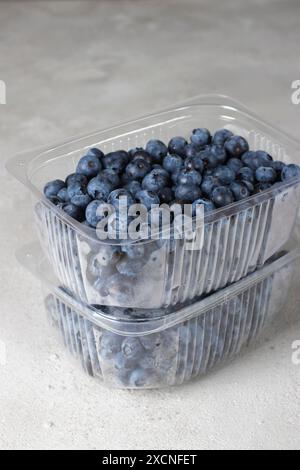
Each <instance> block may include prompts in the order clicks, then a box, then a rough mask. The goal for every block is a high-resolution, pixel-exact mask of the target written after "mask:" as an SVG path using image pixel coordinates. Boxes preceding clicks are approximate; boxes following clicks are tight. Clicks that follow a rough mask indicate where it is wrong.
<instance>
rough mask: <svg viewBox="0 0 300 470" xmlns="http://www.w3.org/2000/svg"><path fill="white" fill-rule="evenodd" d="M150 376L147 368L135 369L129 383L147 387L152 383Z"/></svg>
mask: <svg viewBox="0 0 300 470" xmlns="http://www.w3.org/2000/svg"><path fill="white" fill-rule="evenodd" d="M150 378H151V377H149V373H147V371H146V370H145V369H142V368H139V369H135V370H134V371H133V372H132V373H131V375H130V377H129V382H128V384H129V386H130V387H145V386H146V385H147V384H148V383H150Z"/></svg>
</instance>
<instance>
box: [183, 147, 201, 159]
mask: <svg viewBox="0 0 300 470" xmlns="http://www.w3.org/2000/svg"><path fill="white" fill-rule="evenodd" d="M198 154H199V148H198V147H197V146H196V145H194V144H187V145H186V146H185V148H184V157H185V158H190V157H196V155H198Z"/></svg>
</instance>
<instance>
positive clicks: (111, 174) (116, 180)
mask: <svg viewBox="0 0 300 470" xmlns="http://www.w3.org/2000/svg"><path fill="white" fill-rule="evenodd" d="M98 176H99V177H100V178H105V179H107V180H108V181H109V182H110V183H111V185H112V187H113V189H116V188H118V187H120V177H119V175H118V173H116V172H115V171H114V170H111V169H109V168H106V169H105V170H103V171H101V172H100V173H99V175H98Z"/></svg>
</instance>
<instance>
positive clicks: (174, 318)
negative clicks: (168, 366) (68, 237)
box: [16, 242, 300, 336]
mask: <svg viewBox="0 0 300 470" xmlns="http://www.w3.org/2000/svg"><path fill="white" fill-rule="evenodd" d="M299 257H300V247H298V246H297V247H296V248H293V249H292V250H291V251H289V252H281V254H280V255H279V257H278V258H277V259H276V260H275V261H270V262H269V263H268V262H267V263H266V264H265V265H264V267H262V268H261V269H259V270H257V271H255V272H254V273H252V274H249V275H248V276H246V277H245V278H243V279H241V280H240V281H237V282H235V283H234V284H231V285H229V286H227V287H225V288H223V289H221V290H219V291H218V292H215V293H213V294H210V295H208V296H206V297H205V298H203V299H201V300H197V301H195V302H194V303H192V304H189V305H187V306H183V307H182V308H180V309H179V310H176V311H174V312H173V313H170V314H165V315H162V316H161V317H154V318H146V319H144V318H143V319H142V318H141V319H124V318H116V317H113V316H112V315H109V314H107V313H105V312H103V311H101V310H100V309H96V308H94V307H92V306H90V305H87V304H86V303H84V302H83V301H80V300H78V299H74V297H73V296H72V295H70V294H68V292H67V291H66V290H64V289H63V288H62V287H60V285H59V284H60V283H59V281H58V280H57V279H56V278H55V277H54V275H53V272H52V269H51V266H50V264H49V263H48V262H47V266H46V271H47V274H45V269H44V268H43V269H42V265H43V264H44V263H45V256H44V255H43V252H42V249H41V246H40V245H39V243H38V242H33V243H31V244H29V245H25V246H24V247H22V248H21V249H19V250H17V252H16V258H17V260H18V261H19V263H20V264H21V265H22V266H23V267H24V268H26V269H27V270H28V271H29V272H31V274H33V275H34V276H35V277H36V278H37V279H39V280H40V281H42V283H43V284H44V285H46V286H47V288H48V289H49V290H50V292H51V293H52V294H53V295H55V296H56V297H57V298H59V299H60V300H61V301H62V302H63V303H64V304H66V305H67V306H68V307H70V308H72V309H74V310H75V311H76V312H77V313H78V314H80V315H82V316H83V317H85V318H86V319H87V320H89V321H90V322H92V323H94V324H95V325H97V326H98V327H100V328H105V329H107V330H109V331H111V332H113V333H116V334H119V335H124V336H142V335H149V334H153V333H157V332H159V331H163V330H165V329H167V328H170V327H173V326H176V325H177V324H178V323H181V322H183V321H187V320H190V319H192V318H194V317H195V316H200V315H203V314H204V313H205V312H207V310H211V309H213V308H215V307H217V306H218V305H220V303H225V302H226V303H227V302H229V301H230V300H231V299H232V298H233V297H235V296H236V295H238V294H239V293H241V292H243V291H245V290H247V289H249V288H250V287H252V286H254V285H255V284H257V283H258V282H260V281H262V280H264V279H266V278H267V277H269V276H270V275H272V274H273V273H275V272H276V271H279V270H280V269H282V268H283V267H285V266H287V265H289V264H292V263H294V262H296V260H297V259H298V258H299ZM142 310H145V309H142ZM149 310H152V309H149ZM162 310H163V309H162ZM137 329H139V331H136V330H137Z"/></svg>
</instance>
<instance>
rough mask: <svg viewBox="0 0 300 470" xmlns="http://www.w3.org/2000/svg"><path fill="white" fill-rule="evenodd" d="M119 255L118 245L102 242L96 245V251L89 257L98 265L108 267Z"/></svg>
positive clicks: (114, 262) (115, 261) (113, 263)
mask: <svg viewBox="0 0 300 470" xmlns="http://www.w3.org/2000/svg"><path fill="white" fill-rule="evenodd" d="M120 256H121V250H120V248H119V247H118V246H115V245H109V244H106V243H102V244H99V245H98V246H97V252H96V253H95V254H93V255H92V258H91V259H92V260H94V259H96V260H97V263H98V264H99V265H100V266H103V267H109V266H114V265H115V264H116V263H117V261H118V260H119V259H120Z"/></svg>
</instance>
